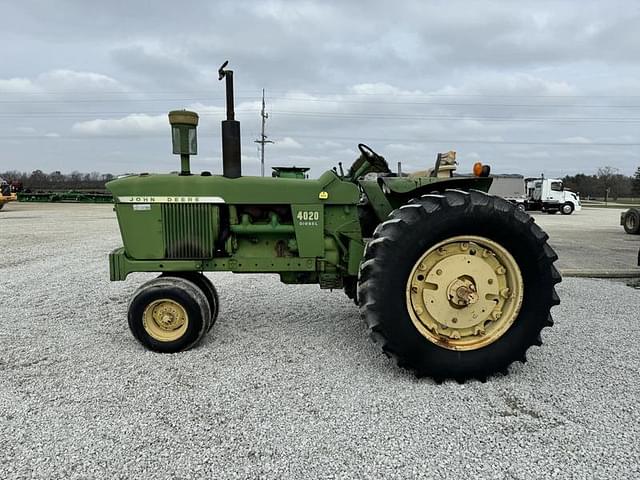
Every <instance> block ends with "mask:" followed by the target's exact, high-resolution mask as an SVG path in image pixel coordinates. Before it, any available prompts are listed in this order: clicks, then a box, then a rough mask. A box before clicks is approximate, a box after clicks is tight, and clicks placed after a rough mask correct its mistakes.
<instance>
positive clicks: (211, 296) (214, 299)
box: [160, 272, 220, 332]
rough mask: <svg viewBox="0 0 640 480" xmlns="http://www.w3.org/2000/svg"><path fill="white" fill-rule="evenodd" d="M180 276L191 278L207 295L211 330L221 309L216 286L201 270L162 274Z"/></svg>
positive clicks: (209, 328)
mask: <svg viewBox="0 0 640 480" xmlns="http://www.w3.org/2000/svg"><path fill="white" fill-rule="evenodd" d="M167 276H172V277H180V278H184V279H185V280H189V281H190V282H192V283H194V284H195V285H196V286H197V287H198V288H199V289H200V290H202V292H203V293H204V295H205V297H207V302H208V303H209V311H210V312H211V318H210V319H209V322H208V326H207V331H208V332H209V331H211V329H212V328H213V324H214V323H216V320H217V319H218V312H219V310H220V299H219V298H218V292H217V290H216V287H214V285H213V283H212V282H211V280H209V279H208V278H207V277H206V276H205V275H204V274H203V273H200V272H171V273H163V274H162V275H160V278H162V277H167Z"/></svg>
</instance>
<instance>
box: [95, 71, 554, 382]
mask: <svg viewBox="0 0 640 480" xmlns="http://www.w3.org/2000/svg"><path fill="white" fill-rule="evenodd" d="M226 65H227V62H225V64H224V65H222V67H220V70H219V73H220V79H223V78H225V80H226V92H227V98H226V103H227V119H226V120H225V121H223V122H222V159H223V173H222V175H212V174H211V173H210V172H202V173H200V174H195V173H192V172H191V170H190V160H189V159H190V155H195V154H196V153H197V138H196V126H197V123H198V116H197V114H195V113H193V112H188V111H184V110H181V111H173V112H171V113H169V122H170V124H171V132H172V139H173V153H175V154H179V155H180V156H181V171H180V173H175V174H166V175H165V174H163V175H156V174H154V175H150V174H146V173H142V174H140V175H135V176H128V177H124V178H120V179H117V180H114V181H112V182H109V183H108V184H107V188H108V189H109V190H110V191H111V192H112V193H113V196H114V200H115V211H116V214H117V218H118V222H119V226H120V232H121V234H122V240H123V244H124V246H123V247H122V248H118V249H117V250H115V251H113V252H112V253H111V254H110V255H109V267H110V275H111V280H112V281H116V280H125V279H126V278H127V276H128V275H129V274H130V273H132V272H159V273H160V276H159V277H157V278H155V279H153V280H151V281H149V282H147V283H145V284H144V285H142V286H141V287H140V288H138V290H137V291H136V292H135V293H134V295H133V298H132V299H131V302H130V305H129V312H128V321H129V327H130V329H131V331H132V333H133V335H134V337H135V338H136V339H137V340H138V341H139V342H140V343H142V344H143V345H144V346H145V347H146V348H149V349H151V350H154V351H157V352H179V351H182V350H186V349H189V348H191V347H193V346H194V345H196V344H197V343H198V342H199V341H200V340H201V339H202V338H203V336H204V335H205V334H206V333H207V332H208V331H209V330H210V329H211V328H212V327H213V325H214V323H215V321H216V317H217V314H218V305H219V300H218V295H217V293H216V289H215V288H214V286H213V284H212V283H211V281H210V280H209V278H207V277H206V276H205V275H204V274H203V272H223V271H224V272H234V273H277V274H279V275H280V280H281V281H282V282H283V283H285V284H319V286H320V288H325V289H326V288H328V289H344V291H345V292H346V294H347V295H348V296H349V297H350V298H351V299H353V300H354V301H355V303H356V304H357V305H358V306H359V308H360V312H361V314H362V316H363V317H364V320H365V321H366V323H367V324H368V326H369V329H370V332H371V336H372V338H373V339H374V341H376V342H378V343H379V344H380V346H381V348H382V350H383V351H384V353H386V354H387V355H388V356H390V357H393V358H395V359H396V361H397V363H398V364H399V365H400V366H401V367H405V368H408V369H411V370H413V371H414V372H415V373H416V374H417V375H418V376H430V377H432V378H435V379H436V380H443V379H446V378H453V379H457V380H464V379H468V378H477V379H481V380H483V379H485V378H486V377H487V376H490V375H492V374H494V373H497V372H502V373H506V371H507V369H508V366H509V365H510V364H511V363H513V362H514V361H516V360H519V361H521V362H524V361H526V351H527V349H528V348H529V347H530V346H531V345H540V344H541V339H540V332H541V330H542V329H543V328H544V327H547V326H551V325H552V320H551V315H550V313H549V312H550V309H551V307H552V306H553V305H557V304H558V303H559V298H558V296H557V295H556V292H555V288H554V285H555V284H556V283H558V282H560V280H561V278H560V275H559V273H558V271H557V270H556V268H555V267H554V265H553V263H554V261H555V260H556V259H557V255H556V254H555V253H554V251H553V250H552V249H551V247H549V245H548V244H547V239H548V236H547V235H546V234H545V233H544V232H543V231H542V230H541V229H540V228H539V227H538V226H537V225H536V224H535V223H534V221H533V219H532V218H531V217H530V216H529V215H528V214H526V213H524V212H522V211H520V210H518V209H517V208H515V206H514V205H512V204H511V203H509V202H507V201H505V200H503V199H501V198H498V197H494V196H491V195H488V194H487V193H486V192H487V190H488V189H489V186H490V184H491V178H488V173H489V172H488V168H487V167H486V166H485V167H482V166H481V165H480V164H476V165H475V166H474V173H475V175H473V176H471V175H470V176H456V175H454V174H453V170H454V168H455V161H453V162H452V158H451V155H438V160H437V162H436V165H435V168H433V169H432V170H431V171H426V172H422V173H420V174H419V175H418V176H411V175H403V174H394V173H392V172H391V171H390V169H389V166H388V165H387V162H386V161H385V159H384V158H383V157H382V156H380V155H378V154H377V153H375V152H374V151H373V150H372V149H371V148H369V147H367V146H366V145H363V144H360V145H359V146H358V147H359V150H360V153H361V155H360V157H359V158H358V159H357V160H356V161H355V163H354V164H353V165H352V166H351V168H350V169H349V170H348V172H347V173H346V174H345V173H344V172H343V170H342V166H341V165H340V169H339V170H337V169H335V168H334V169H333V170H329V171H327V172H325V173H323V174H322V175H321V176H320V177H319V178H317V179H308V178H307V175H306V173H305V172H306V169H298V168H295V167H279V168H275V169H274V172H273V177H272V178H265V177H249V176H242V175H241V165H240V124H239V122H238V121H236V120H235V118H234V105H233V101H234V99H233V72H232V71H230V70H225V67H226Z"/></svg>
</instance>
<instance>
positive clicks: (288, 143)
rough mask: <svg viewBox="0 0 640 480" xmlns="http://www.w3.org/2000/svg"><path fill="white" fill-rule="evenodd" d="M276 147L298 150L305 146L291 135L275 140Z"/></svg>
mask: <svg viewBox="0 0 640 480" xmlns="http://www.w3.org/2000/svg"><path fill="white" fill-rule="evenodd" d="M275 142H276V143H275V144H274V146H275V147H277V148H278V149H282V150H292V149H293V150H298V149H300V148H303V146H302V144H301V143H300V142H298V141H296V140H294V139H293V138H291V137H284V138H280V139H278V140H276V141H275Z"/></svg>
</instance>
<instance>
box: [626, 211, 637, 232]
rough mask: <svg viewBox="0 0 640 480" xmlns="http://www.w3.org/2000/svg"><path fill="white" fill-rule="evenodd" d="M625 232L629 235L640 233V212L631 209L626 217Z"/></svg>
mask: <svg viewBox="0 0 640 480" xmlns="http://www.w3.org/2000/svg"><path fill="white" fill-rule="evenodd" d="M623 226H624V231H625V232H627V233H632V234H635V233H640V210H638V209H636V208H630V209H629V210H627V213H626V214H625V216H624V225H623Z"/></svg>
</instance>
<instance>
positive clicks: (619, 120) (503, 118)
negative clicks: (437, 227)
mask: <svg viewBox="0 0 640 480" xmlns="http://www.w3.org/2000/svg"><path fill="white" fill-rule="evenodd" d="M236 112H239V113H254V112H256V110H254V109H238V110H236ZM165 113H166V112H164V111H160V110H157V111H146V112H131V111H66V112H47V111H33V112H16V113H0V119H1V118H12V119H13V118H84V117H87V116H98V117H110V116H114V115H115V116H124V117H128V116H142V115H146V116H159V115H164V114H165ZM272 113H275V114H277V115H282V116H293V117H312V118H314V117H315V118H331V119H338V118H342V119H383V120H482V121H490V122H543V123H550V122H551V123H585V122H586V123H611V124H625V123H630V124H633V123H638V122H640V116H635V117H618V116H615V117H612V116H607V117H594V116H579V117H575V116H569V117H567V116H526V117H517V116H507V115H482V114H459V115H450V114H427V113H425V114H420V113H416V114H411V113H406V114H405V113H400V114H394V113H386V112H365V113H346V112H329V111H325V112H314V111H302V110H299V111H291V110H273V111H272ZM200 116H201V117H220V116H222V113H220V114H218V113H209V112H204V113H201V114H200ZM124 117H123V118H124ZM108 119H110V118H107V120H108ZM94 120H105V118H92V119H91V120H89V121H94Z"/></svg>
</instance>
